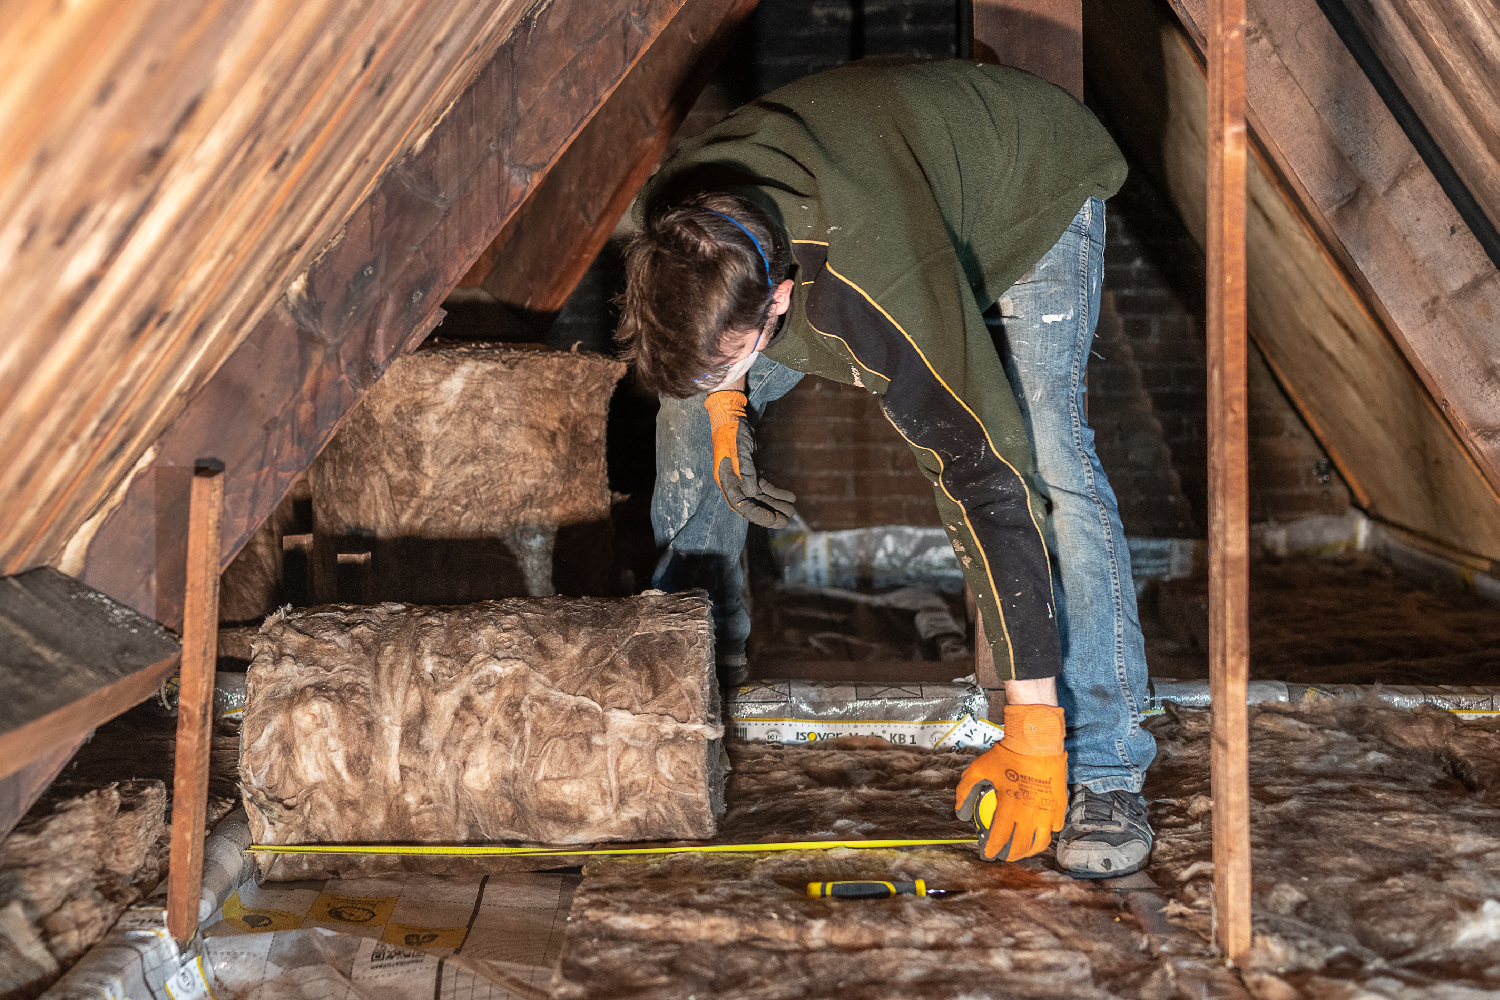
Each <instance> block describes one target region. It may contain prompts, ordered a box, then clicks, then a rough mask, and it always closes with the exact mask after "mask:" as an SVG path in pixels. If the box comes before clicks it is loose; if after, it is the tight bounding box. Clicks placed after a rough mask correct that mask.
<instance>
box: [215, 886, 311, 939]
mask: <svg viewBox="0 0 1500 1000" xmlns="http://www.w3.org/2000/svg"><path fill="white" fill-rule="evenodd" d="M224 922H225V923H226V924H228V925H229V926H231V927H236V928H238V929H240V930H242V931H257V932H260V931H291V930H296V929H297V928H298V927H301V926H302V918H301V917H300V916H298V915H297V914H295V913H288V912H286V911H285V910H265V909H261V908H259V907H249V906H246V905H245V904H244V903H243V902H241V901H240V894H239V893H238V892H236V893H235V894H234V895H233V896H230V897H229V898H228V899H226V900H224Z"/></svg>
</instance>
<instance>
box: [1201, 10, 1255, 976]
mask: <svg viewBox="0 0 1500 1000" xmlns="http://www.w3.org/2000/svg"><path fill="white" fill-rule="evenodd" d="M1208 7H1209V30H1208V477H1209V482H1208V493H1209V527H1208V532H1209V534H1208V537H1209V583H1208V587H1209V624H1208V628H1209V676H1210V683H1211V685H1212V695H1213V713H1214V721H1213V754H1212V767H1213V803H1214V805H1213V842H1214V908H1215V917H1216V921H1217V926H1218V937H1219V945H1220V947H1221V948H1222V949H1223V951H1224V955H1225V957H1226V958H1227V959H1228V960H1229V961H1230V962H1231V963H1240V962H1242V961H1243V960H1244V959H1245V958H1246V957H1247V956H1248V955H1249V952H1250V769H1249V751H1248V742H1249V734H1248V728H1247V713H1246V708H1245V698H1246V685H1247V683H1248V679H1249V666H1250V641H1249V610H1248V603H1249V589H1250V588H1249V568H1250V538H1249V535H1250V529H1249V516H1250V504H1249V494H1250V479H1249V464H1250V463H1249V446H1248V438H1247V435H1246V353H1245V351H1246V342H1245V0H1209V5H1208Z"/></svg>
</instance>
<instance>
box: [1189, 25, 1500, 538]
mask: <svg viewBox="0 0 1500 1000" xmlns="http://www.w3.org/2000/svg"><path fill="white" fill-rule="evenodd" d="M1173 7H1174V9H1175V10H1176V11H1177V13H1178V16H1179V17H1180V18H1181V19H1182V22H1183V24H1184V26H1185V27H1186V28H1187V29H1188V31H1189V33H1190V34H1191V35H1192V37H1193V39H1194V41H1195V43H1196V44H1197V45H1198V46H1199V48H1200V50H1201V47H1202V45H1203V40H1204V30H1203V28H1204V25H1205V24H1206V7H1205V0H1173ZM1248 16H1249V22H1250V31H1249V34H1248V35H1247V43H1246V60H1247V62H1246V89H1247V102H1248V111H1247V113H1248V118H1249V121H1250V124H1251V127H1252V129H1253V130H1254V132H1255V134H1256V136H1257V138H1258V139H1259V140H1260V142H1261V143H1262V145H1263V147H1264V149H1265V151H1266V154H1267V155H1268V157H1269V159H1270V160H1271V162H1272V163H1273V164H1274V165H1275V168H1276V172H1277V173H1278V174H1279V175H1280V177H1281V178H1282V179H1283V180H1284V181H1285V182H1286V184H1287V186H1288V187H1289V189H1290V190H1291V192H1292V193H1293V194H1294V195H1295V197H1296V200H1297V202H1298V203H1299V205H1300V206H1301V208H1302V209H1303V210H1304V211H1305V212H1306V215H1307V218H1308V219H1309V221H1310V222H1311V224H1312V226H1313V228H1314V229H1315V231H1316V232H1317V234H1318V235H1319V236H1320V237H1321V238H1322V241H1323V243H1324V246H1325V247H1326V248H1327V249H1328V251H1329V252H1330V253H1331V254H1332V255H1333V257H1334V258H1335V259H1336V260H1337V261H1338V262H1339V263H1340V264H1341V265H1343V267H1344V270H1345V272H1346V274H1347V276H1348V278H1349V280H1350V281H1351V282H1352V284H1353V286H1354V289H1355V291H1356V293H1357V294H1358V296H1359V298H1361V299H1362V300H1363V301H1364V302H1365V303H1367V304H1368V306H1369V308H1370V309H1371V310H1372V311H1373V313H1374V317H1375V319H1376V320H1377V321H1378V322H1379V324H1380V325H1381V326H1383V327H1384V328H1385V330H1386V331H1387V332H1388V333H1389V335H1390V336H1391V337H1392V338H1393V339H1394V341H1395V342H1396V344H1397V345H1398V346H1399V348H1400V349H1401V351H1402V353H1403V354H1404V355H1405V358H1406V361H1407V362H1408V363H1409V364H1410V365H1411V367H1412V369H1413V370H1414V371H1415V372H1416V374H1417V375H1418V377H1420V379H1421V380H1422V382H1423V383H1424V384H1425V385H1426V387H1427V390H1428V392H1429V393H1430V394H1431V397H1432V399H1433V400H1434V401H1435V405H1436V406H1437V407H1438V409H1439V411H1440V412H1441V413H1442V415H1443V416H1444V417H1445V418H1446V420H1447V421H1448V422H1449V423H1450V424H1451V425H1452V427H1453V429H1454V431H1455V432H1456V434H1457V436H1458V438H1459V440H1460V441H1461V442H1462V444H1463V445H1464V446H1465V449H1466V451H1467V452H1468V455H1469V457H1470V459H1471V460H1472V461H1473V462H1474V463H1475V464H1476V465H1477V466H1478V468H1479V469H1480V471H1481V472H1482V473H1483V475H1484V476H1485V477H1486V479H1487V480H1488V481H1489V483H1490V486H1491V488H1492V489H1494V488H1500V379H1497V378H1496V377H1495V369H1496V363H1497V362H1496V357H1495V353H1494V346H1493V344H1494V330H1495V322H1496V317H1497V316H1500V271H1497V270H1496V268H1495V266H1494V264H1493V263H1491V262H1490V260H1489V258H1488V257H1487V256H1486V255H1485V253H1484V251H1483V249H1482V248H1481V247H1480V245H1479V244H1478V242H1477V241H1476V240H1475V239H1474V237H1473V235H1472V234H1471V233H1470V232H1469V230H1468V229H1467V228H1466V227H1465V225H1464V223H1463V220H1462V218H1460V216H1459V215H1458V213H1457V211H1456V210H1455V209H1454V208H1453V206H1452V204H1451V203H1450V202H1449V201H1448V199H1447V197H1446V196H1445V195H1444V194H1443V192H1442V190H1441V188H1440V187H1439V186H1438V183H1437V181H1436V180H1435V179H1434V178H1433V176H1432V173H1431V171H1430V170H1428V169H1427V167H1426V165H1425V164H1424V163H1423V162H1422V160H1421V158H1420V157H1419V156H1418V155H1417V152H1416V150H1415V149H1414V148H1413V147H1412V145H1411V143H1410V142H1409V141H1408V140H1407V138H1406V135H1405V134H1404V133H1403V132H1402V131H1401V129H1400V127H1399V125H1397V123H1396V122H1395V120H1394V119H1393V118H1392V116H1391V114H1390V112H1389V111H1388V110H1387V109H1386V107H1385V105H1384V103H1383V102H1382V101H1381V99H1380V97H1379V95H1378V94H1377V93H1376V92H1375V89H1374V87H1373V86H1372V85H1371V84H1370V81H1369V80H1368V79H1367V78H1366V77H1365V75H1364V72H1363V71H1362V70H1361V69H1360V68H1359V66H1358V65H1357V64H1356V63H1355V62H1354V59H1353V57H1352V56H1350V54H1349V53H1348V51H1347V50H1346V49H1345V48H1344V45H1343V43H1342V42H1341V41H1340V39H1339V38H1338V35H1337V34H1336V33H1335V32H1334V30H1333V27H1332V26H1331V25H1330V24H1329V23H1328V20H1327V18H1326V17H1325V16H1324V14H1323V12H1322V11H1321V10H1319V9H1318V6H1317V3H1316V0H1252V2H1251V3H1250V4H1249V11H1248ZM1251 257H1252V260H1253V259H1254V253H1253V252H1252V254H1251ZM1252 284H1253V279H1252ZM1251 323H1252V326H1258V324H1256V322H1255V319H1254V312H1253V309H1252V319H1251ZM1268 353H1269V352H1268ZM1346 381H1352V379H1346ZM1366 391H1367V392H1372V395H1373V391H1372V390H1370V389H1367V390H1366ZM1375 405H1376V407H1377V408H1384V407H1386V406H1387V405H1388V404H1387V401H1386V400H1383V399H1379V398H1378V397H1376V399H1375ZM1332 436H1333V437H1334V439H1335V440H1337V441H1339V442H1340V443H1343V444H1344V446H1345V447H1348V446H1349V443H1350V442H1352V440H1353V439H1352V438H1344V437H1343V436H1342V435H1338V434H1333V435H1332ZM1394 457H1395V464H1394V465H1393V468H1395V469H1397V470H1399V471H1400V472H1401V473H1403V474H1405V475H1407V476H1408V477H1409V478H1410V480H1411V481H1412V482H1413V483H1415V484H1419V485H1421V486H1422V487H1423V491H1424V492H1426V493H1428V495H1429V496H1431V497H1432V498H1433V502H1434V503H1435V504H1436V505H1437V507H1439V508H1448V511H1447V512H1445V514H1447V515H1451V512H1452V508H1451V507H1450V505H1449V504H1448V502H1447V495H1448V493H1447V489H1446V483H1445V484H1444V485H1443V486H1442V487H1438V486H1437V484H1436V483H1434V482H1433V480H1434V479H1435V478H1438V477H1444V478H1459V477H1458V474H1457V470H1452V469H1448V468H1445V469H1441V470H1439V469H1435V468H1434V467H1433V463H1435V462H1438V461H1442V462H1443V463H1444V464H1451V462H1450V460H1448V459H1441V460H1439V459H1437V458H1436V457H1435V456H1434V455H1431V454H1421V453H1417V454H1413V453H1407V454H1403V455H1398V456H1394ZM1371 492H1372V494H1373V492H1374V491H1373V490H1372V491H1371ZM1467 493H1468V491H1466V495H1467ZM1377 502H1378V501H1377ZM1377 513H1378V514H1380V515H1381V516H1383V517H1387V518H1389V519H1391V520H1394V521H1396V522H1397V523H1398V524H1402V525H1403V526H1405V527H1408V528H1411V529H1412V530H1414V531H1417V532H1418V533H1419V534H1425V535H1428V536H1429V537H1434V538H1437V539H1438V540H1440V541H1443V542H1448V543H1449V544H1453V545H1454V546H1455V547H1457V548H1462V549H1467V550H1468V551H1471V552H1475V553H1477V554H1480V555H1483V556H1486V557H1487V558H1489V559H1491V560H1494V559H1496V558H1497V556H1500V551H1497V550H1496V549H1495V548H1494V547H1493V545H1492V542H1491V538H1490V536H1491V535H1492V534H1493V533H1494V532H1495V531H1496V530H1497V529H1496V527H1495V524H1496V520H1497V519H1496V518H1495V517H1494V515H1493V513H1488V515H1487V517H1486V518H1485V520H1487V521H1488V522H1489V523H1488V524H1479V523H1475V521H1474V520H1473V519H1472V517H1471V516H1470V512H1467V511H1466V512H1464V513H1463V514H1459V515H1458V516H1456V517H1453V516H1445V518H1444V520H1446V521H1448V522H1449V523H1448V524H1444V525H1441V526H1437V525H1435V526H1432V527H1434V528H1437V529H1438V530H1429V529H1428V528H1427V527H1418V526H1416V525H1414V524H1412V523H1410V522H1409V521H1407V520H1406V519H1405V512H1404V511H1403V512H1401V514H1396V513H1393V512H1389V511H1386V510H1383V509H1380V508H1379V507H1377ZM1455 530H1456V532H1457V536H1458V537H1457V538H1455V537H1454V536H1453V532H1454V531H1455ZM1471 533H1472V535H1477V536H1479V537H1470V536H1471ZM1466 541H1467V542H1468V543H1467V544H1466Z"/></svg>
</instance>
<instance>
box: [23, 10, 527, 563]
mask: <svg viewBox="0 0 1500 1000" xmlns="http://www.w3.org/2000/svg"><path fill="white" fill-rule="evenodd" d="M528 5H529V0H474V2H471V3H452V2H449V0H413V2H410V3H406V2H399V0H298V2H292V0H183V2H180V3H171V4H162V3H156V2H153V0H83V2H79V3H69V4H61V5H59V4H51V3H46V2H42V0H22V2H19V3H15V4H12V5H10V8H9V9H8V10H7V15H6V18H5V22H4V24H3V26H0V59H3V60H4V65H5V66H6V68H7V72H6V74H5V79H4V80H3V81H0V276H3V279H4V282H5V287H6V289H7V295H6V296H5V298H4V301H3V302H0V322H3V324H4V328H5V329H6V331H7V336H6V337H5V338H4V340H3V342H0V506H3V507H4V509H5V510H6V511H7V512H8V513H9V516H8V517H7V518H6V520H5V522H4V523H3V524H0V572H17V571H19V570H21V569H24V568H26V567H29V566H34V565H38V564H40V563H42V562H46V561H51V560H53V559H54V558H55V557H56V553H57V550H58V549H59V548H60V547H61V545H62V543H63V542H64V541H65V540H66V539H67V538H68V537H69V536H70V535H71V534H73V532H74V531H75V530H76V529H77V528H78V526H79V525H80V524H81V523H83V521H84V520H85V519H86V518H87V517H88V516H89V514H90V513H91V512H92V511H94V510H95V509H96V508H98V506H99V505H100V503H101V502H102V501H103V499H104V498H105V497H107V496H108V495H109V494H110V492H111V491H112V489H113V487H114V485H115V483H116V482H118V481H119V479H120V478H121V476H122V475H123V474H124V473H125V472H126V471H127V470H128V469H130V468H131V466H133V465H134V464H135V463H136V461H137V459H138V458H139V457H140V456H141V455H142V454H143V453H144V452H145V451H146V449H147V448H148V447H149V445H150V444H151V442H152V441H153V440H154V439H156V438H157V437H158V436H159V435H160V433H161V432H162V431H163V430H164V429H165V428H166V426H167V425H168V423H169V422H170V421H171V420H172V418H173V417H175V416H176V415H177V414H179V413H180V412H181V410H182V409H183V406H184V405H185V404H186V402H187V400H188V399H189V398H190V397H191V396H192V395H193V393H194V392H195V391H196V390H197V389H198V388H199V387H201V386H202V385H203V384H204V383H205V382H206V381H207V380H208V378H209V377H210V376H211V375H212V374H213V372H214V370H215V369H216V368H217V367H218V366H219V365H220V364H221V363H222V362H223V360H224V359H225V358H226V357H228V356H229V354H230V352H231V351H233V350H234V348H235V347H236V345H237V344H238V343H239V342H240V341H241V340H243V339H244V337H245V335H246V334H247V333H249V332H250V330H251V329H252V327H253V326H254V325H255V322H256V320H257V319H259V318H260V317H261V316H263V315H264V314H265V313H266V311H267V310H268V309H269V308H271V306H272V304H273V303H274V302H275V301H276V300H277V299H278V298H280V297H281V295H282V294H283V293H284V292H285V290H286V287H287V285H288V283H289V282H290V281H291V279H292V278H293V277H294V276H295V275H296V274H297V273H299V272H300V271H302V270H303V269H305V268H306V266H307V265H308V263H309V261H311V260H312V258H313V257H314V255H315V254H317V253H318V252H319V251H320V250H322V249H323V248H324V247H325V246H326V245H327V244H328V241H329V239H330V238H332V237H333V236H334V235H335V234H336V233H337V232H338V230H339V228H340V226H341V225H342V224H343V223H344V222H345V220H346V219H347V218H348V216H349V214H350V212H351V211H352V210H353V208H354V207H355V206H357V205H358V204H359V203H360V202H361V201H362V200H363V199H365V198H366V196H367V195H368V193H369V191H370V190H371V189H372V188H373V187H374V186H375V185H377V184H378V183H379V182H380V181H381V178H382V177H383V176H384V175H385V173H386V171H387V168H388V167H389V166H390V165H391V164H392V163H394V162H395V161H396V160H398V159H399V158H400V157H401V156H403V155H405V154H406V153H408V152H409V151H411V150H412V149H415V148H416V147H417V146H418V145H419V144H420V141H421V139H422V137H423V136H424V135H425V133H426V132H427V131H428V130H429V129H430V127H431V126H432V124H433V123H434V122H435V121H436V120H437V119H438V118H439V117H440V116H441V115H442V113H443V111H444V110H445V109H446V108H447V107H448V106H449V105H450V104H451V103H452V101H453V99H454V97H455V96H456V95H457V94H458V93H459V92H461V90H462V89H463V87H464V86H465V85H466V84H467V83H468V82H469V81H470V80H471V79H472V77H473V75H474V73H475V72H476V71H477V70H478V69H479V68H480V67H481V66H483V65H484V64H485V62H486V61H487V60H488V58H489V57H490V55H491V54H492V53H493V51H494V49H495V47H496V46H497V45H498V44H499V43H500V41H501V40H503V38H504V37H505V35H506V34H507V33H508V31H509V30H510V28H511V27H512V26H513V25H514V24H516V23H517V22H518V21H519V19H520V18H521V17H522V15H523V13H524V12H525V8H526V7H527V6H528Z"/></svg>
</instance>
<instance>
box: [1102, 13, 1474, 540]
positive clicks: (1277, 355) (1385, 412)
mask: <svg viewBox="0 0 1500 1000" xmlns="http://www.w3.org/2000/svg"><path fill="white" fill-rule="evenodd" d="M1252 14H1253V8H1252ZM1087 23H1088V25H1089V31H1088V32H1087V33H1086V35H1085V41H1086V45H1087V52H1088V66H1089V73H1090V85H1091V87H1092V89H1093V93H1094V94H1095V99H1096V101H1097V106H1098V107H1099V108H1100V109H1101V112H1102V113H1103V114H1104V115H1105V116H1106V119H1107V121H1108V123H1110V124H1111V126H1112V127H1113V128H1114V131H1115V135H1116V139H1117V141H1119V143H1120V144H1121V146H1122V147H1123V148H1124V149H1125V150H1126V152H1127V155H1128V156H1129V157H1130V159H1131V166H1132V169H1133V170H1135V171H1137V172H1139V173H1143V174H1146V175H1148V176H1150V177H1151V178H1152V179H1153V180H1154V181H1155V182H1156V183H1157V184H1159V185H1160V186H1161V187H1162V188H1163V190H1164V191H1165V192H1166V193H1167V194H1168V195H1169V196H1170V197H1171V199H1172V201H1173V202H1174V204H1175V205H1176V207H1177V209H1178V211H1179V213H1180V214H1181V216H1182V219H1183V221H1184V223H1185V224H1186V225H1187V227H1188V229H1189V230H1190V231H1191V232H1192V233H1193V235H1194V236H1195V237H1196V238H1197V239H1198V240H1199V241H1200V242H1202V241H1203V239H1204V218H1205V205H1206V202H1205V195H1206V190H1207V187H1206V172H1205V160H1204V156H1205V150H1206V148H1207V126H1206V120H1207V119H1206V107H1207V105H1206V99H1207V98H1206V86H1205V79H1206V78H1205V68H1204V66H1203V64H1202V63H1201V61H1200V59H1199V56H1198V54H1197V52H1196V51H1195V48H1194V45H1193V43H1192V42H1191V41H1190V40H1189V39H1188V38H1187V37H1186V36H1185V35H1184V33H1183V30H1182V28H1181V27H1180V26H1179V25H1178V24H1177V22H1176V19H1175V18H1172V17H1171V15H1170V13H1168V14H1166V16H1165V18H1163V17H1161V16H1160V14H1159V13H1158V8H1157V7H1156V5H1155V4H1152V3H1148V2H1142V0H1110V2H1108V3H1104V2H1099V0H1090V3H1089V5H1088V22H1087ZM1254 34H1255V33H1252V38H1253V37H1254ZM1252 133H1254V134H1253V135H1252V138H1253V139H1254V140H1255V141H1253V142H1252V144H1251V149H1250V160H1249V163H1248V184H1249V206H1250V207H1249V215H1248V218H1247V231H1246V235H1247V239H1248V240H1249V244H1250V246H1249V254H1248V256H1249V262H1248V266H1249V287H1248V292H1249V318H1250V332H1251V335H1252V337H1253V338H1254V340H1255V343H1256V344H1257V346H1258V347H1259V348H1260V349H1261V351H1262V352H1263V353H1264V355H1265V357H1266V360H1267V361H1268V362H1269V363H1270V365H1271V368H1272V370H1273V371H1274V372H1275V373H1276V374H1277V378H1278V380H1279V381H1280V382H1281V384H1282V387H1283V388H1284V389H1285V390H1286V391H1287V393H1288V395H1289V396H1290V397H1291V399H1292V401H1293V404H1294V405H1295V406H1296V407H1297V410H1298V412H1299V413H1301V415H1302V416H1303V418H1304V419H1305V420H1306V421H1307V423H1308V426H1309V427H1310V428H1311V430H1312V432H1313V433H1314V434H1315V435H1316V436H1317V438H1318V441H1319V443H1320V444H1322V446H1323V448H1324V449H1325V450H1326V451H1327V452H1328V455H1329V457H1330V458H1331V459H1332V460H1333V462H1334V464H1335V465H1336V466H1337V468H1338V470H1339V472H1340V474H1341V475H1342V476H1343V477H1344V479H1345V481H1346V482H1347V483H1348V484H1349V486H1350V489H1351V490H1352V492H1353V493H1354V495H1355V498H1356V500H1357V502H1358V503H1359V505H1360V506H1361V507H1363V508H1364V509H1365V510H1366V511H1367V512H1369V513H1370V514H1372V515H1374V516H1376V517H1378V518H1380V519H1382V520H1383V521H1385V522H1386V523H1388V524H1393V525H1396V526H1398V527H1400V528H1403V529H1405V530H1406V531H1408V532H1411V533H1413V534H1415V535H1416V536H1418V537H1421V538H1425V539H1426V540H1427V541H1428V544H1433V543H1438V544H1441V545H1442V546H1443V547H1444V549H1445V550H1446V551H1455V552H1464V553H1467V554H1468V555H1467V556H1466V557H1465V561H1466V562H1468V563H1469V564H1470V565H1474V566H1475V567H1476V568H1479V569H1485V568H1488V567H1489V566H1490V565H1491V564H1492V562H1493V561H1494V560H1496V559H1500V500H1497V499H1496V496H1495V493H1494V491H1493V490H1491V488H1490V486H1489V484H1488V483H1487V482H1486V480H1485V478H1484V476H1483V474H1482V473H1481V472H1480V471H1479V469H1478V468H1477V467H1476V466H1475V465H1474V463H1473V462H1472V461H1471V460H1470V459H1469V457H1468V454H1467V452H1466V449H1465V447H1464V444H1463V442H1462V441H1461V440H1460V439H1459V437H1458V434H1457V432H1456V431H1455V430H1454V428H1453V426H1452V425H1451V424H1450V423H1449V422H1448V421H1447V419H1446V418H1445V417H1444V415H1443V413H1442V410H1441V408H1440V406H1439V405H1438V404H1437V402H1436V401H1434V400H1433V398H1432V397H1431V395H1430V393H1429V392H1428V391H1427V388H1426V387H1425V386H1424V385H1423V384H1422V382H1421V380H1420V379H1419V378H1418V377H1417V375H1416V373H1415V372H1414V371H1413V369H1412V367H1411V365H1410V364H1409V363H1408V362H1407V360H1406V358H1405V356H1404V355H1403V353H1402V350H1401V347H1400V346H1399V344H1398V343H1397V341H1396V340H1395V339H1394V338H1393V336H1392V335H1391V334H1390V333H1389V332H1388V329H1387V327H1386V325H1385V321H1384V320H1383V319H1382V318H1381V316H1380V314H1379V313H1378V312H1377V311H1375V310H1374V308H1373V307H1372V306H1371V305H1370V304H1368V302H1367V300H1366V297H1365V292H1364V290H1363V285H1362V284H1361V283H1360V282H1359V281H1358V280H1356V278H1355V276H1353V275H1352V274H1351V271H1350V270H1349V266H1350V265H1348V264H1346V260H1347V258H1346V257H1344V256H1341V255H1339V254H1337V253H1335V252H1334V250H1333V248H1330V247H1329V246H1328V245H1327V243H1326V240H1325V238H1324V235H1323V233H1322V232H1321V231H1320V229H1319V228H1318V227H1317V226H1316V225H1315V224H1314V222H1313V220H1312V219H1311V218H1310V216H1309V214H1308V212H1307V211H1306V210H1305V208H1304V203H1303V202H1302V200H1301V197H1300V196H1299V195H1298V193H1297V190H1296V189H1295V188H1294V187H1292V186H1291V185H1289V184H1288V183H1287V182H1286V180H1285V178H1284V176H1283V175H1282V173H1281V172H1280V171H1279V170H1278V169H1277V167H1276V165H1275V164H1274V163H1272V162H1271V161H1270V160H1269V158H1268V157H1267V156H1266V155H1265V154H1264V152H1263V149H1262V146H1261V143H1260V140H1261V138H1262V137H1261V136H1260V135H1259V134H1258V133H1256V132H1255V130H1254V129H1252Z"/></svg>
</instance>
